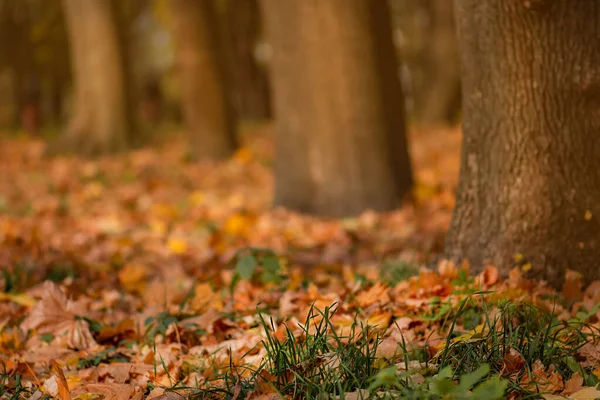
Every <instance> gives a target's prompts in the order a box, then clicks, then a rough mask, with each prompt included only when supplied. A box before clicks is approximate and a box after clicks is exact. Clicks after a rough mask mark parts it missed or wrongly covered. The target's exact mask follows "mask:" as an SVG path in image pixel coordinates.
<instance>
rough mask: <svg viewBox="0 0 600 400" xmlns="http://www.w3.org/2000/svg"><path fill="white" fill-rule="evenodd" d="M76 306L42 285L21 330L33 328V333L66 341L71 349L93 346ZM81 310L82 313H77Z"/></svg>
mask: <svg viewBox="0 0 600 400" xmlns="http://www.w3.org/2000/svg"><path fill="white" fill-rule="evenodd" d="M76 309H77V307H76V305H75V304H74V303H73V302H71V301H69V300H68V299H67V296H65V294H64V293H63V292H62V291H61V290H60V288H59V287H58V286H57V285H56V284H55V283H53V282H50V281H47V282H45V283H44V286H43V292H42V298H41V299H40V301H39V302H38V303H37V304H36V305H35V306H34V307H33V308H32V310H31V312H30V313H29V314H28V315H27V317H26V318H25V320H24V321H23V323H22V324H21V328H22V329H24V330H26V331H27V330H31V329H35V330H36V331H37V333H41V334H44V333H50V334H53V335H54V336H55V337H58V338H63V339H65V340H66V344H67V345H68V347H70V348H73V349H89V348H91V347H94V346H97V343H96V341H95V340H94V338H93V337H92V334H91V332H90V329H89V324H88V323H87V321H85V320H83V319H81V318H78V316H77V314H76V313H75V311H76ZM79 311H83V310H79Z"/></svg>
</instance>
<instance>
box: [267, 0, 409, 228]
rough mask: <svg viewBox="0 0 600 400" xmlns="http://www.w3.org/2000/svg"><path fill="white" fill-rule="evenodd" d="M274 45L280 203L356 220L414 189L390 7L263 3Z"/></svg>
mask: <svg viewBox="0 0 600 400" xmlns="http://www.w3.org/2000/svg"><path fill="white" fill-rule="evenodd" d="M263 5H264V14H265V20H266V26H267V32H268V34H269V40H270V42H271V44H272V46H273V52H274V53H273V60H272V67H273V68H272V77H273V87H274V97H275V114H276V129H277V134H276V135H277V136H276V148H277V159H276V167H275V180H276V183H275V186H276V190H275V203H276V204H278V205H283V206H285V207H289V208H292V209H296V210H299V211H303V212H308V213H313V214H318V215H328V216H348V215H355V214H358V213H360V212H362V211H364V210H366V209H374V210H379V211H383V210H389V209H392V208H394V207H396V206H397V205H398V204H399V201H400V198H401V196H402V195H403V194H404V193H405V192H406V191H407V190H408V188H409V187H410V184H411V173H410V164H409V159H408V155H407V146H406V139H405V132H404V131H405V127H404V103H403V98H402V90H401V86H400V80H399V77H398V70H397V64H396V58H395V51H394V47H393V43H392V37H391V28H390V22H389V12H388V11H389V10H388V6H387V2H385V1H371V0H327V1H324V0H286V1H281V0H264V3H263Z"/></svg>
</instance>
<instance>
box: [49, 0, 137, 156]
mask: <svg viewBox="0 0 600 400" xmlns="http://www.w3.org/2000/svg"><path fill="white" fill-rule="evenodd" d="M63 5H64V9H65V14H66V19H67V23H68V27H69V36H70V40H71V49H72V57H71V58H72V64H73V75H74V105H73V115H72V117H71V121H70V123H69V127H68V128H67V132H66V135H65V136H64V137H63V141H62V142H60V143H59V144H58V145H57V147H58V146H60V147H62V148H57V149H55V150H64V147H65V146H66V147H71V148H72V149H73V150H75V151H77V152H79V153H83V154H93V155H98V154H105V153H111V152H115V151H121V150H125V149H126V148H127V147H128V145H129V142H130V140H129V137H130V135H132V132H131V129H132V127H131V126H130V125H129V123H128V121H129V117H128V116H127V112H126V110H127V100H126V99H127V94H126V90H127V85H126V84H125V77H124V72H123V64H122V61H121V49H120V48H119V42H118V38H117V30H116V27H115V22H114V18H113V17H114V16H113V10H112V9H111V1H110V0H86V1H80V0H63Z"/></svg>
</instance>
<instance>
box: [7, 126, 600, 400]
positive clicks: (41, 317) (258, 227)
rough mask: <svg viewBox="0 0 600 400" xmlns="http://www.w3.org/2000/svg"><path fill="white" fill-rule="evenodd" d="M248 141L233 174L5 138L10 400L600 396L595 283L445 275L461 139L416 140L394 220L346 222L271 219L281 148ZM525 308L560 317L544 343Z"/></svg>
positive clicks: (275, 213)
mask: <svg viewBox="0 0 600 400" xmlns="http://www.w3.org/2000/svg"><path fill="white" fill-rule="evenodd" d="M250 136H251V139H250V140H248V141H247V144H246V145H245V147H243V148H242V149H241V150H239V151H238V152H237V153H236V154H235V155H234V156H233V157H232V158H231V159H230V160H228V161H225V162H222V163H192V162H189V161H188V160H187V156H186V154H187V151H186V148H185V146H183V145H182V144H180V143H174V144H170V145H169V146H164V147H161V148H158V149H143V150H138V151H134V152H132V153H130V154H126V155H119V156H114V157H107V158H102V159H99V160H93V161H92V160H84V159H80V158H77V157H57V158H53V159H48V158H44V157H43V156H42V154H43V151H44V144H43V143H42V142H39V141H36V140H32V139H18V140H15V139H10V140H9V139H5V140H3V142H2V143H1V145H0V153H1V154H0V170H2V172H3V174H2V176H3V177H2V178H1V179H0V269H1V270H2V276H1V277H0V396H3V397H4V398H29V397H31V398H43V397H44V396H51V397H56V398H60V399H96V398H110V399H123V400H125V399H141V398H161V399H166V398H186V397H188V396H194V397H195V398H230V399H241V398H253V399H276V398H304V397H311V396H312V393H313V391H314V390H317V389H318V390H324V388H325V389H327V390H326V391H328V392H329V393H330V395H329V396H332V397H331V398H336V397H337V398H369V397H373V396H374V397H373V398H381V396H384V394H385V393H388V394H389V393H396V395H397V396H399V397H396V398H477V396H481V394H482V393H487V394H486V396H487V397H488V398H490V399H491V398H502V397H494V396H497V395H498V393H500V394H499V396H504V395H506V396H509V398H513V399H517V398H522V396H524V394H525V393H530V394H531V393H534V394H538V395H539V396H543V397H544V398H547V399H555V398H565V397H568V398H573V399H584V398H595V397H600V391H598V390H596V389H595V388H594V386H595V385H596V384H597V383H598V382H599V381H600V380H599V378H598V377H600V344H599V343H598V341H597V329H598V325H599V324H600V322H599V321H600V319H599V318H600V314H599V308H600V307H599V306H598V304H600V289H599V288H600V283H597V282H596V283H593V284H592V285H590V286H589V287H588V288H587V289H586V290H585V291H584V290H582V286H581V277H580V276H578V275H577V274H576V273H572V272H569V274H567V277H566V283H565V287H564V289H563V291H562V292H560V293H556V292H554V291H553V290H551V289H550V288H549V287H548V286H547V285H546V284H545V283H544V282H538V281H531V280H528V279H527V277H526V276H527V268H524V266H523V265H521V264H522V263H520V260H519V257H518V255H515V266H514V268H513V269H512V270H511V273H510V274H509V276H507V277H502V276H500V274H499V273H498V269H497V268H496V267H494V266H488V267H487V268H486V269H484V270H483V272H482V273H480V274H477V275H470V274H469V266H468V265H466V264H465V265H460V266H457V265H454V264H453V263H451V262H448V261H443V260H442V261H439V262H437V263H433V261H434V260H435V257H436V256H437V255H439V253H440V251H441V249H442V244H443V237H444V234H445V232H446V229H447V227H448V223H449V221H450V215H451V210H452V207H453V206H454V197H453V191H454V188H455V185H456V179H457V176H458V152H459V143H460V133H459V132H458V130H437V131H436V130H428V131H422V132H413V134H412V143H413V150H412V153H413V158H414V160H413V163H414V165H415V174H416V182H417V184H416V186H415V189H414V191H413V196H412V199H411V200H409V201H407V202H406V203H405V204H404V205H403V206H402V207H401V208H400V209H398V210H397V211H394V212H390V213H385V214H378V213H374V212H365V213H363V214H362V215H360V216H358V217H356V218H348V219H341V220H331V219H323V218H313V217H308V216H303V215H299V214H297V213H293V212H290V211H287V210H283V209H278V208H275V209H272V208H270V201H271V197H270V196H271V195H270V193H271V191H272V187H273V177H272V175H271V173H270V166H271V163H272V153H273V152H272V148H271V146H272V144H271V141H270V140H269V139H268V137H266V136H268V134H266V135H265V134H264V132H262V131H259V132H253V135H250ZM428 265H429V266H431V265H434V267H433V268H427V267H426V266H428ZM525 305H531V307H535V310H538V312H539V313H548V315H551V316H552V318H551V319H549V320H548V321H551V322H549V324H548V325H544V326H547V328H544V329H547V332H546V333H545V334H543V335H539V334H538V335H537V336H536V335H535V334H532V332H539V331H540V329H539V328H540V326H541V325H540V326H537V328H536V327H533V326H532V327H530V329H529V330H523V329H522V328H523V327H527V326H528V324H529V323H531V322H532V321H531V319H532V318H529V319H528V316H529V317H531V315H532V314H528V313H529V312H530V311H528V310H529V309H528V308H527V306H525ZM544 315H546V314H544ZM533 319H536V318H533ZM541 319H544V318H541ZM573 327H575V328H573ZM535 329H537V331H536V330H535ZM507 330H509V331H510V333H509V334H508V335H509V336H507V334H506V333H503V335H504V336H502V335H500V332H507ZM542 331H543V330H542ZM510 335H512V336H510ZM507 337H509V339H507ZM561 349H562V350H561ZM563 350H564V351H563ZM478 352H479V353H478ZM490 368H491V371H492V372H493V373H492V372H490ZM360 375H364V377H362V378H361V377H360ZM491 375H496V376H497V377H498V380H497V381H493V380H490V379H491V378H490V376H491ZM309 378H310V379H312V381H310V380H309ZM494 379H496V378H494ZM336 381H337V382H338V383H339V382H342V383H339V384H338V386H335V385H333V386H331V382H336ZM315 382H317V383H318V385H315ZM342 386H343V391H345V392H343V391H342V392H340V391H339V390H340V389H339V388H340V387H342ZM407 390H408V391H409V392H410V391H412V392H413V393H417V392H418V391H419V390H421V392H420V393H425V392H430V394H431V395H432V396H433V395H438V397H402V394H406V393H408V392H407ZM314 393H318V392H314ZM382 393H383V394H382ZM11 396H12V397H11ZM444 396H445V397H444ZM448 396H450V397H448ZM452 396H454V397H452ZM461 396H462V397H461ZM321 398H328V397H321Z"/></svg>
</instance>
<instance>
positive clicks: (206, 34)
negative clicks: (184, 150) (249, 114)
mask: <svg viewBox="0 0 600 400" xmlns="http://www.w3.org/2000/svg"><path fill="white" fill-rule="evenodd" d="M170 6H171V13H172V16H173V37H174V41H175V51H176V53H175V56H176V63H177V67H178V69H179V77H180V78H179V79H180V86H181V95H182V96H181V97H182V99H181V101H182V108H183V115H184V119H185V122H186V125H187V128H188V130H189V131H190V138H191V141H192V144H193V145H194V151H195V154H196V156H198V157H199V158H201V159H220V158H225V157H227V156H229V155H230V154H231V153H232V151H233V150H234V148H235V120H234V112H233V107H232V104H231V103H230V101H229V98H228V88H227V85H226V78H227V71H226V70H225V67H226V65H225V54H224V52H223V49H222V47H221V46H219V34H218V21H217V13H216V10H215V3H214V2H213V1H212V0H170Z"/></svg>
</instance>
